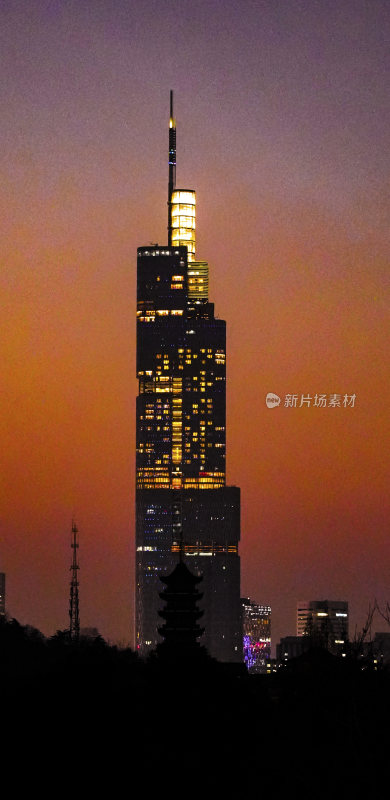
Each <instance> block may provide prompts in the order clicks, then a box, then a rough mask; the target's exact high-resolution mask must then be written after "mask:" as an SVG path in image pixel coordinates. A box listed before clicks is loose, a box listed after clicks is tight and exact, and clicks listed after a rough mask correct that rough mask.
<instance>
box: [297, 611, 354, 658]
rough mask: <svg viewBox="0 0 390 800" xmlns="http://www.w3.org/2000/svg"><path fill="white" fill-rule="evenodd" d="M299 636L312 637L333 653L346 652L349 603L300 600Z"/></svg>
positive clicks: (298, 613) (298, 616)
mask: <svg viewBox="0 0 390 800" xmlns="http://www.w3.org/2000/svg"><path fill="white" fill-rule="evenodd" d="M297 635H298V636H310V637H311V638H312V639H314V640H315V642H316V643H317V644H319V645H321V646H322V647H326V648H327V649H328V650H330V651H331V652H333V653H342V652H344V651H345V647H346V643H347V641H348V603H347V602H346V601H345V600H310V602H308V601H306V600H300V601H299V602H298V604H297Z"/></svg>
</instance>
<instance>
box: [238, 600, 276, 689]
mask: <svg viewBox="0 0 390 800" xmlns="http://www.w3.org/2000/svg"><path fill="white" fill-rule="evenodd" d="M242 608H243V647H244V661H245V664H246V666H247V668H248V672H251V673H253V674H256V673H257V674H261V673H266V672H267V664H269V662H270V660H271V606H262V605H259V604H258V603H252V602H251V601H250V599H249V597H244V598H243V599H242Z"/></svg>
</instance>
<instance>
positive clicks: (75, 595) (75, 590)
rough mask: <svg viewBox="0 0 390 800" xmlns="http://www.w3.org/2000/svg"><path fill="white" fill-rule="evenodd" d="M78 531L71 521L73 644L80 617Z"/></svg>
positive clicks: (70, 616)
mask: <svg viewBox="0 0 390 800" xmlns="http://www.w3.org/2000/svg"><path fill="white" fill-rule="evenodd" d="M77 534H78V529H77V527H76V524H75V522H74V520H73V521H72V544H71V547H72V550H73V558H72V565H71V567H70V569H71V572H72V580H71V582H70V600H69V620H70V624H69V638H70V640H71V641H73V642H78V640H79V636H80V617H79V580H78V574H77V570H79V569H80V567H79V564H78V560H77V550H78V547H79V543H78V540H77Z"/></svg>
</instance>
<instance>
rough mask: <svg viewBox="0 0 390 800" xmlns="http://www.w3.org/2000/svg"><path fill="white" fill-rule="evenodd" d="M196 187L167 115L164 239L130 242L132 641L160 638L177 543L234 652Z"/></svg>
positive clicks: (219, 650) (220, 648) (227, 495)
mask: <svg viewBox="0 0 390 800" xmlns="http://www.w3.org/2000/svg"><path fill="white" fill-rule="evenodd" d="M195 209H196V197H195V192H194V190H193V189H176V123H175V120H174V117H173V95H172V92H171V113H170V121H169V180H168V244H167V245H162V246H160V245H158V244H156V245H151V246H149V247H140V248H138V259H137V378H138V381H139V394H138V397H137V411H136V417H137V422H136V429H137V430H136V440H137V441H136V448H137V456H136V646H137V648H138V650H139V652H140V653H141V654H142V655H146V654H147V653H148V652H150V651H151V650H153V649H154V648H155V647H156V645H157V643H158V642H159V641H160V637H159V635H158V631H157V628H158V626H159V624H160V622H161V620H160V618H159V616H158V610H159V608H160V605H161V600H160V598H159V592H160V590H161V583H160V580H159V577H160V575H162V574H164V573H167V572H169V571H170V570H172V569H173V567H174V566H175V563H176V562H177V558H178V553H179V550H180V549H181V551H182V553H183V557H184V559H185V560H186V563H187V565H188V566H189V567H190V569H191V570H192V572H193V573H195V574H197V575H202V576H203V582H202V592H203V598H202V602H201V603H200V607H201V608H202V610H203V611H204V614H203V617H202V626H203V627H204V628H205V634H204V637H203V641H202V643H203V644H204V645H205V646H206V647H207V648H208V650H209V652H210V654H211V655H213V656H215V657H217V658H219V659H221V660H225V661H234V660H235V661H239V660H241V658H242V652H241V624H240V561H239V555H238V542H239V538H240V490H239V489H238V488H237V487H227V486H226V476H225V449H226V324H225V322H224V321H223V320H220V319H216V318H215V316H214V305H213V304H212V303H210V302H209V298H208V264H207V262H206V261H197V260H196V257H195V245H196V239H195Z"/></svg>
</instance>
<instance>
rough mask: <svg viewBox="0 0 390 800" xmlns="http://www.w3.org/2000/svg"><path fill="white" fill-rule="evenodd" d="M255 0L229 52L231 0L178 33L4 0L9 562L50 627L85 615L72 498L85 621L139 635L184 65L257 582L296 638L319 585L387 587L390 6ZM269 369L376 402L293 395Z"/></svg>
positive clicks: (341, 591) (354, 589) (371, 592)
mask: <svg viewBox="0 0 390 800" xmlns="http://www.w3.org/2000/svg"><path fill="white" fill-rule="evenodd" d="M135 5H137V3H136V4H135ZM174 5H175V3H173V4H172V6H174ZM245 5H246V6H247V10H248V17H247V19H245V18H244V19H243V18H242V17H240V19H239V20H238V19H237V17H236V11H235V9H234V7H233V4H230V3H228V4H227V6H226V15H227V17H226V20H227V21H226V24H225V26H224V27H223V30H222V33H221V35H220V38H219V40H218V45H216V47H215V49H214V52H213V57H211V55H210V52H209V49H208V44H209V43H210V41H211V40H212V38H213V31H214V32H215V31H217V29H218V16H217V4H216V3H208V4H207V3H202V2H201V3H199V4H198V6H197V9H198V11H196V10H194V9H192V8H191V6H190V4H187V3H186V2H184V3H183V4H181V6H180V8H181V11H180V21H181V22H180V25H179V26H178V27H177V28H176V29H175V32H173V31H172V30H171V31H170V32H169V31H168V33H167V31H166V28H165V27H164V26H165V25H166V24H167V23H166V21H165V22H164V21H162V20H160V23H161V26H162V27H161V29H159V27H158V22H157V21H156V17H155V6H154V4H153V3H146V4H144V5H143V6H142V8H143V11H142V14H143V17H142V20H143V24H141V22H140V18H139V16H137V23H136V30H135V29H134V25H133V23H134V24H135V22H134V20H131V19H130V16H131V14H130V11H129V10H128V6H127V4H125V3H124V2H123V3H122V2H121V3H119V4H118V9H117V11H118V15H115V14H113V12H110V11H109V10H108V9H107V8H105V4H103V3H100V2H96V3H95V2H91V3H89V4H86V6H87V7H88V8H89V12H90V13H89V15H88V14H87V13H86V11H85V9H84V11H83V10H80V9H79V8H78V4H73V3H70V4H69V6H68V7H67V9H65V10H64V9H63V8H62V6H61V5H60V4H57V3H53V4H52V8H51V13H50V14H49V13H48V12H46V11H45V8H46V6H47V4H45V3H43V2H42V3H41V2H38V3H36V4H35V6H34V9H32V10H31V12H28V13H27V15H26V14H24V13H22V8H21V6H20V4H10V5H7V4H6V5H5V6H4V7H3V8H2V10H1V11H0V16H1V22H2V26H1V31H2V32H1V36H2V38H3V40H2V46H3V52H4V53H5V57H4V82H3V89H2V93H3V95H4V96H3V107H4V108H5V115H4V116H5V118H4V122H3V134H2V138H3V144H2V156H1V172H2V182H1V215H0V216H1V275H0V291H1V301H2V302H1V305H2V326H1V363H2V373H1V379H0V380H1V397H2V413H1V418H0V431H1V475H2V482H1V544H0V569H1V570H3V571H5V572H6V574H7V605H8V610H9V612H10V613H11V615H13V616H15V617H16V618H17V619H19V620H20V621H21V622H23V623H30V624H33V625H36V626H37V627H38V628H40V629H42V630H43V631H44V632H45V633H52V632H54V631H55V630H56V629H57V628H64V627H66V626H67V624H68V618H67V607H68V593H69V577H70V576H69V572H68V568H69V565H70V561H71V550H70V524H71V519H72V515H73V514H74V515H75V517H76V520H77V523H78V525H79V528H80V563H81V571H80V581H81V588H80V603H81V622H82V625H95V626H97V627H98V628H99V630H100V631H101V632H102V634H103V635H104V636H106V637H108V638H109V639H110V640H112V641H119V640H120V641H128V640H129V639H130V637H131V635H132V634H131V628H132V614H133V597H132V587H133V548H134V541H133V534H134V490H133V487H134V448H135V442H134V433H135V395H136V391H137V387H136V381H135V377H134V375H135V363H134V357H135V322H134V317H135V272H136V248H137V246H139V245H144V244H148V243H149V242H151V241H159V242H161V243H164V241H165V238H166V232H165V224H166V182H167V170H166V155H167V154H166V150H167V120H168V110H169V109H168V99H169V89H170V88H174V89H175V104H176V109H175V110H176V116H177V122H178V172H177V184H178V186H183V187H184V186H189V187H193V188H195V189H196V190H197V199H198V222H197V230H198V235H197V240H198V249H197V255H198V256H199V257H200V258H206V259H208V261H209V263H210V270H211V293H210V294H211V299H212V300H213V301H214V302H215V304H216V314H217V315H218V316H220V317H222V318H224V319H226V321H227V331H228V361H227V365H228V366H227V369H228V382H227V392H228V451H227V465H228V481H229V482H230V483H234V484H237V485H239V486H240V487H241V492H242V545H241V555H242V593H243V594H245V595H250V596H251V598H252V599H253V600H255V601H257V602H262V603H270V604H271V606H272V611H273V629H274V637H278V636H280V635H286V634H289V633H294V632H295V616H294V614H295V605H296V601H297V600H298V599H324V598H328V599H345V600H349V602H350V609H351V619H352V628H354V626H355V624H358V625H360V626H361V625H362V624H363V622H364V617H365V612H366V610H367V607H368V604H369V602H370V601H372V600H373V598H374V597H377V598H378V600H379V601H380V602H381V603H382V604H383V603H385V602H386V601H387V600H389V599H390V588H389V580H388V575H389V567H390V555H389V546H388V518H389V513H388V512H389V492H388V485H389V484H388V452H389V414H388V402H389V396H390V393H389V366H388V345H389V313H388V312H389V278H388V253H389V240H388V213H386V212H388V203H386V197H388V195H386V192H385V176H386V174H387V172H386V169H385V165H386V149H385V147H384V142H385V122H386V114H388V101H387V106H386V99H385V98H386V96H387V95H386V92H385V88H386V81H385V52H386V51H385V48H384V41H385V36H384V31H385V29H386V24H388V21H389V19H388V17H389V14H388V8H387V12H386V6H385V5H384V4H382V3H381V2H379V0H378V2H376V0H374V2H373V3H372V4H371V13H368V12H367V8H366V4H364V3H363V2H362V3H360V2H355V3H348V2H346V3H345V4H344V7H343V9H342V10H340V9H339V8H338V6H337V4H336V3H335V4H333V3H330V7H331V12H332V13H328V15H327V16H325V15H321V14H320V16H319V17H318V15H317V16H316V15H314V14H313V13H312V11H311V10H310V9H311V4H310V3H309V2H304V0H302V2H298V0H292V2H291V3H286V2H282V0H281V2H280V3H277V4H275V5H274V4H268V3H263V4H261V5H262V10H263V16H262V21H261V24H260V20H259V17H258V16H257V10H256V4H252V3H245ZM207 6H208V7H209V8H207ZM271 6H272V7H271ZM292 6H294V7H295V10H296V12H297V13H298V11H299V12H300V13H301V14H302V13H303V11H304V12H305V13H304V15H303V17H302V16H301V17H300V19H301V23H302V24H301V25H298V24H296V17H294V16H292V12H291V7H292ZM276 7H277V9H278V13H276V11H275V8H276ZM139 10H140V13H141V6H139ZM206 12H210V13H207V14H206ZM328 12H329V7H328ZM196 14H198V17H197V16H196ZM141 16H142V15H141ZM29 17H30V18H29ZM228 22H229V23H231V24H227V23H228ZM149 23H150V24H152V26H153V25H154V28H153V30H154V32H155V34H157V33H158V32H159V31H160V33H161V35H163V34H164V33H166V34H167V36H168V41H169V42H170V44H171V50H169V48H168V45H167V42H166V40H164V42H165V43H162V44H161V49H160V51H159V54H157V55H158V57H159V59H160V61H157V55H156V53H155V48H154V47H153V43H152V42H151V41H150V40H149V35H147V33H146V32H147V31H149V33H150V26H149V27H148V24H149ZM256 25H257V28H256ZM190 30H191V31H192V33H193V37H195V43H194V40H193V39H192V40H191V41H192V45H191V46H190V45H189V44H188V36H187V34H189V31H190ZM254 31H255V32H256V36H257V40H260V42H258V46H257V47H256V48H253V47H252V46H251V45H252V44H253V36H254V35H255V33H254ZM260 44H261V47H260ZM244 45H245V46H244ZM82 46H83V47H84V49H82ZM201 46H204V47H205V48H206V50H204V51H202V50H201ZM80 53H82V54H83V55H82V57H81V55H80ZM200 53H204V57H201V56H200V55H199V54H200ZM179 55H180V57H179ZM195 55H197V57H198V61H197V64H198V70H195V71H194V70H192V66H191V65H193V61H194V57H195ZM232 64H234V65H235V69H234V70H233V71H232V70H231V69H230V66H231V65H232ZM260 76H261V81H260ZM378 109H380V113H375V112H377V111H378ZM387 159H388V156H387ZM269 391H272V392H276V393H277V394H279V395H280V396H282V398H284V396H285V395H286V394H287V393H296V394H298V395H299V396H300V395H301V394H310V395H312V396H313V395H314V394H316V393H326V394H328V395H329V394H331V393H340V394H344V393H347V394H353V393H356V395H357V399H356V405H355V408H354V409H352V408H335V409H330V408H326V409H321V408H305V407H304V408H296V409H294V408H284V407H283V406H282V405H281V406H280V407H279V408H275V409H272V410H271V409H267V408H266V405H265V395H266V393H267V392H269ZM377 627H378V628H379V629H380V628H381V624H380V623H378V626H377ZM382 627H383V625H382Z"/></svg>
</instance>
